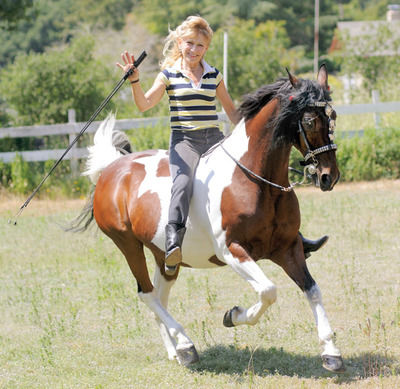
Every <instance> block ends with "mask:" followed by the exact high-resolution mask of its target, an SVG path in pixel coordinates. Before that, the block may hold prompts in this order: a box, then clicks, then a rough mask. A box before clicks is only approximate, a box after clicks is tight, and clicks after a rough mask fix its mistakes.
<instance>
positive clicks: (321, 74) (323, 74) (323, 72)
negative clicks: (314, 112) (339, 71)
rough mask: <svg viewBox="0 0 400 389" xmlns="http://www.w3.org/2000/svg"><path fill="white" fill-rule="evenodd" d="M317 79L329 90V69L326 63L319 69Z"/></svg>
mask: <svg viewBox="0 0 400 389" xmlns="http://www.w3.org/2000/svg"><path fill="white" fill-rule="evenodd" d="M317 80H318V83H319V85H321V86H322V88H324V89H326V90H328V89H329V85H328V69H327V68H326V65H325V64H324V63H323V64H322V65H321V66H320V67H319V70H318V76H317Z"/></svg>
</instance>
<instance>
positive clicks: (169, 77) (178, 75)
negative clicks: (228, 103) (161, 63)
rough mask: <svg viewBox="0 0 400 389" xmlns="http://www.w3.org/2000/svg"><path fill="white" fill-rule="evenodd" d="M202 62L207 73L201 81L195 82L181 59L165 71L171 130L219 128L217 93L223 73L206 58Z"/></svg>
mask: <svg viewBox="0 0 400 389" xmlns="http://www.w3.org/2000/svg"><path fill="white" fill-rule="evenodd" d="M202 64H203V67H204V73H203V77H202V78H201V80H200V83H199V85H194V83H193V82H192V81H191V80H190V78H189V77H186V76H185V75H184V72H183V71H182V70H181V69H180V66H179V65H180V64H179V63H177V64H175V65H174V67H172V68H167V69H164V70H163V71H162V76H163V80H164V82H165V85H166V91H167V94H168V97H169V103H170V104H169V105H170V114H171V129H172V130H188V131H194V130H199V129H203V128H219V124H218V116H217V108H216V104H215V97H216V89H217V86H218V84H219V83H220V82H221V80H222V75H221V73H220V72H219V71H218V70H217V69H215V68H213V67H211V66H210V65H208V64H207V63H206V62H205V61H203V62H202Z"/></svg>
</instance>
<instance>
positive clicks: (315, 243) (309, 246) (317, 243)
mask: <svg viewBox="0 0 400 389" xmlns="http://www.w3.org/2000/svg"><path fill="white" fill-rule="evenodd" d="M299 235H300V237H301V240H302V242H303V249H304V255H305V256H306V258H308V257H309V256H310V255H311V254H310V253H311V252H313V251H317V250H319V249H320V248H321V247H322V246H323V245H324V244H325V243H326V242H327V241H328V239H329V237H328V236H327V235H324V236H323V237H322V238H319V239H317V240H310V239H307V238H305V237H304V236H303V235H302V234H301V232H300V231H299Z"/></svg>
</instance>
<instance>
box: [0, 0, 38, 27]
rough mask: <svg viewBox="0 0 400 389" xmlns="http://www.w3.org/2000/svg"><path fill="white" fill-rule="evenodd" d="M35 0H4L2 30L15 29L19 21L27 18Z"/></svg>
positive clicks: (0, 13) (0, 24) (1, 10)
mask: <svg viewBox="0 0 400 389" xmlns="http://www.w3.org/2000/svg"><path fill="white" fill-rule="evenodd" d="M31 7H33V0H2V1H1V3H0V30H1V29H3V30H14V29H15V28H16V25H17V22H18V21H19V20H21V19H24V18H26V11H27V10H28V9H30V8H31Z"/></svg>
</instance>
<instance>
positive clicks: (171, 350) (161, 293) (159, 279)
mask: <svg viewBox="0 0 400 389" xmlns="http://www.w3.org/2000/svg"><path fill="white" fill-rule="evenodd" d="M175 281H176V279H172V280H170V281H167V280H166V279H165V278H164V277H163V276H162V275H161V271H160V269H159V267H158V266H156V269H155V272H154V287H155V290H156V293H157V295H158V298H159V299H160V302H161V304H162V306H163V307H164V308H165V309H167V307H168V298H169V293H170V291H171V288H172V286H173V285H174V284H175ZM155 318H156V321H157V324H158V326H159V327H160V333H161V338H162V340H163V342H164V345H165V348H166V349H167V352H168V358H169V359H170V360H173V359H178V356H177V352H176V341H175V339H174V338H173V337H171V336H170V334H169V332H168V328H167V327H166V326H165V324H164V323H163V322H162V321H161V320H160V319H159V318H158V316H155Z"/></svg>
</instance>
